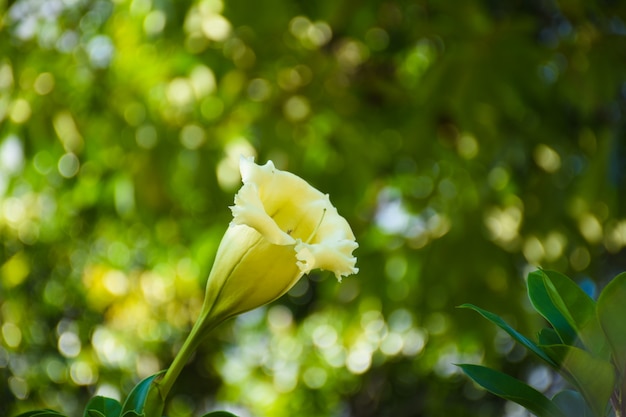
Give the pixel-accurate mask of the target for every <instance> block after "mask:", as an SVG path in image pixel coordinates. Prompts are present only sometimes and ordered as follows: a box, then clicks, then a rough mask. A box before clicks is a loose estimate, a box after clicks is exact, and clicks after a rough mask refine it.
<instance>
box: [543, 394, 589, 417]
mask: <svg viewBox="0 0 626 417" xmlns="http://www.w3.org/2000/svg"><path fill="white" fill-rule="evenodd" d="M552 402H553V403H555V404H556V405H557V407H559V408H560V409H561V411H563V414H565V415H566V416H568V417H592V416H593V414H592V412H591V410H590V409H589V406H588V405H587V403H586V402H585V399H584V398H583V396H582V395H581V394H580V392H578V391H573V390H565V391H561V392H559V393H558V394H556V395H555V396H554V397H552Z"/></svg>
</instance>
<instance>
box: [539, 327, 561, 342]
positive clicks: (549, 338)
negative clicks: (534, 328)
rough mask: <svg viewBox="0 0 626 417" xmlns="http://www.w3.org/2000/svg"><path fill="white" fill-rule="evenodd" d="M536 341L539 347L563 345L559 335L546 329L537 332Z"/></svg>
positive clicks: (552, 330)
mask: <svg viewBox="0 0 626 417" xmlns="http://www.w3.org/2000/svg"><path fill="white" fill-rule="evenodd" d="M537 340H538V341H539V344H540V345H559V344H561V343H563V341H562V340H561V338H560V337H559V335H558V334H557V333H556V332H555V331H554V329H548V328H547V327H544V328H543V329H541V330H540V331H539V334H538V335H537Z"/></svg>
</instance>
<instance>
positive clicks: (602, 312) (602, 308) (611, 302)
mask: <svg viewBox="0 0 626 417" xmlns="http://www.w3.org/2000/svg"><path fill="white" fill-rule="evenodd" d="M597 309H598V320H599V321H600V326H601V327H602V330H603V331H604V334H605V335H606V338H607V340H608V343H609V346H610V347H611V352H612V353H613V360H614V362H615V364H616V365H617V367H618V370H619V372H620V374H621V375H626V320H624V318H625V317H626V272H624V273H621V274H619V275H618V276H616V277H615V278H613V280H612V281H611V282H609V283H608V284H607V286H606V287H605V288H604V290H602V292H601V293H600V296H599V297H598V306H597Z"/></svg>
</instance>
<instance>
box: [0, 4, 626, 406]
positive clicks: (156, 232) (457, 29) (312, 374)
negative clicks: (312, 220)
mask: <svg viewBox="0 0 626 417" xmlns="http://www.w3.org/2000/svg"><path fill="white" fill-rule="evenodd" d="M0 12H1V15H0V16H1V18H0V236H1V242H2V245H1V246H0V325H1V328H0V341H1V344H0V414H1V415H9V416H10V415H14V414H15V413H17V412H20V411H26V410H29V409H33V408H35V407H48V408H55V409H58V410H62V411H65V412H67V413H74V414H76V413H78V410H82V407H83V406H84V404H85V403H86V401H87V399H88V398H89V397H90V396H92V395H94V394H96V393H98V394H102V395H107V396H112V397H118V398H119V397H121V396H124V395H125V394H126V393H127V392H128V390H129V389H130V387H132V386H133V385H134V384H135V383H136V382H137V381H138V380H139V378H142V377H144V376H147V375H150V374H152V373H154V372H156V371H158V370H160V369H164V368H166V367H167V366H168V365H169V363H170V361H171V359H172V358H173V355H174V354H175V352H176V350H177V349H178V348H179V346H180V344H181V343H182V340H183V339H184V337H185V335H186V332H187V331H188V329H189V327H190V325H191V323H193V321H194V320H195V318H196V315H197V314H198V310H199V307H200V305H201V302H202V297H203V291H204V284H205V280H206V276H207V274H208V271H209V269H210V266H211V263H212V258H213V256H214V253H215V250H216V248H217V245H218V244H219V240H220V238H221V236H222V234H223V232H224V230H225V229H226V228H227V226H228V223H229V221H230V211H229V210H228V206H229V205H231V204H232V200H233V195H234V193H235V192H236V190H237V189H238V187H239V184H240V178H239V174H238V158H239V156H240V155H241V154H243V155H255V156H256V160H257V161H258V162H260V163H264V162H265V161H266V160H267V159H272V160H273V161H274V162H275V163H276V165H277V167H279V168H281V169H287V170H289V171H292V172H294V173H295V174H297V175H299V176H301V177H303V178H305V179H306V180H307V181H309V182H310V183H311V184H313V185H314V186H315V187H316V188H318V189H320V190H321V191H323V192H325V193H328V194H329V195H330V198H331V201H332V202H333V203H334V204H335V205H336V206H337V207H338V209H339V212H340V213H341V214H342V215H344V216H345V217H346V218H347V219H348V221H349V222H350V224H351V225H352V227H353V229H354V232H355V234H356V236H357V241H358V242H359V244H360V248H359V249H358V250H357V251H356V255H357V257H358V258H359V261H358V264H357V266H358V267H359V268H360V273H359V274H358V275H357V276H354V277H349V278H347V279H345V280H344V281H343V282H342V283H341V284H338V283H337V282H335V280H334V279H333V277H332V275H331V274H328V273H325V272H321V273H315V274H313V275H311V276H308V277H305V278H304V279H302V281H301V282H300V283H299V284H298V285H297V286H296V287H294V289H293V290H292V291H291V292H290V293H289V294H288V295H286V296H284V297H283V298H282V299H280V300H279V301H277V302H275V303H273V304H272V305H270V306H268V307H267V308H263V309H260V310H257V311H254V312H251V313H248V314H246V315H244V316H242V317H240V318H237V319H235V320H232V321H230V322H228V323H227V324H225V325H224V326H222V327H221V328H220V329H218V330H217V331H216V332H215V335H216V338H215V339H213V340H214V342H213V343H207V344H205V345H203V346H202V348H201V350H200V351H199V352H198V354H197V355H196V356H195V358H194V359H193V361H192V363H190V365H189V366H188V367H187V368H186V369H185V371H184V372H183V375H182V378H181V379H180V380H179V383H178V384H177V385H176V386H175V387H174V392H173V396H172V400H171V401H170V403H169V405H168V409H167V410H166V411H167V415H168V416H170V417H185V416H194V415H200V414H201V413H202V412H206V411H207V410H210V409H213V408H215V407H222V408H227V409H229V410H233V411H235V412H237V413H239V414H240V415H242V416H258V417H263V416H272V417H281V416H292V415H310V416H328V417H331V416H359V417H367V416H392V415H393V416H440V415H454V416H500V415H510V416H513V415H520V414H519V413H520V411H519V409H517V408H515V407H512V406H511V405H510V404H505V403H502V402H501V401H499V400H497V399H495V398H493V397H491V396H488V395H485V394H484V393H483V392H482V391H480V390H478V389H477V388H476V387H475V386H474V385H473V384H472V383H471V382H469V381H468V380H467V378H465V377H463V376H461V375H460V372H459V369H458V368H456V367H455V366H454V364H455V363H460V362H476V363H479V362H480V363H486V364H488V365H491V366H495V367H499V368H505V370H507V371H508V372H510V373H513V374H514V375H516V376H517V377H518V378H521V379H525V380H527V381H528V380H530V381H531V383H533V384H535V386H536V387H538V388H539V389H541V390H549V389H550V386H551V384H552V383H557V382H558V381H556V380H555V379H554V376H553V375H551V374H550V373H549V372H547V371H546V370H545V369H543V368H540V367H537V366H536V365H537V364H536V362H534V361H532V360H527V358H526V357H524V355H523V349H521V348H519V347H516V346H514V344H513V342H512V340H511V339H510V338H509V337H508V336H507V335H506V334H504V333H499V332H495V330H494V329H493V328H492V326H490V325H489V324H488V323H485V322H484V321H483V320H481V319H480V318H479V317H477V316H475V315H474V314H472V313H471V312H467V311H463V310H457V309H455V306H457V305H459V304H462V303H464V302H471V303H474V304H477V305H481V306H482V307H484V308H487V309H489V310H491V311H494V312H497V313H498V314H501V315H502V316H503V317H505V318H506V319H507V320H509V321H510V322H511V323H512V324H515V325H516V327H518V328H520V329H523V330H524V331H525V332H526V334H528V335H533V333H534V332H535V331H536V330H537V329H538V328H539V327H540V325H541V323H538V322H537V321H536V320H537V319H536V318H535V317H533V316H530V315H529V309H528V306H527V304H526V301H525V299H526V298H525V295H524V292H525V281H524V278H525V276H526V274H527V273H528V272H529V271H531V270H533V269H535V268H537V267H542V268H550V269H556V270H558V271H560V272H563V273H566V274H568V275H570V276H572V277H573V278H575V279H576V280H577V281H579V282H580V283H581V285H583V286H584V288H586V289H588V291H590V292H591V293H594V292H597V288H599V287H602V286H603V285H605V284H606V282H607V280H608V279H610V278H611V277H613V276H614V275H616V273H617V272H620V271H623V270H625V269H626V260H625V259H626V258H625V257H624V255H625V253H626V252H625V250H624V248H625V247H626V206H625V203H626V170H625V169H624V166H626V165H625V164H626V140H625V132H626V118H625V117H626V116H625V115H624V111H625V110H626V20H625V19H626V3H624V2H621V1H617V0H598V1H590V2H583V1H576V0H572V1H564V2H557V1H555V0H530V1H510V2H499V1H491V0H483V1H470V0H460V1H444V0H438V1H426V0H413V1H409V0H406V1H405V0H381V1H365V2H356V1H332V0H319V1H315V2H305V1H293V0H266V1H264V2H249V1H244V0H230V1H227V2H222V1H220V0H201V1H181V2H177V1H172V0H132V1H126V0H116V1H113V2H110V1H105V0H17V1H14V2H13V1H7V0H0Z"/></svg>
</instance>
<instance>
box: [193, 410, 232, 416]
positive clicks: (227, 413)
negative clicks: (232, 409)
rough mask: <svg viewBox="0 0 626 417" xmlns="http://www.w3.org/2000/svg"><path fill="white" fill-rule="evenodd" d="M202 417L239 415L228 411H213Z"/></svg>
mask: <svg viewBox="0 0 626 417" xmlns="http://www.w3.org/2000/svg"><path fill="white" fill-rule="evenodd" d="M202 417H237V415H235V414H233V413H229V412H228V411H212V412H210V413H207V414H205V415H203V416H202Z"/></svg>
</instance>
